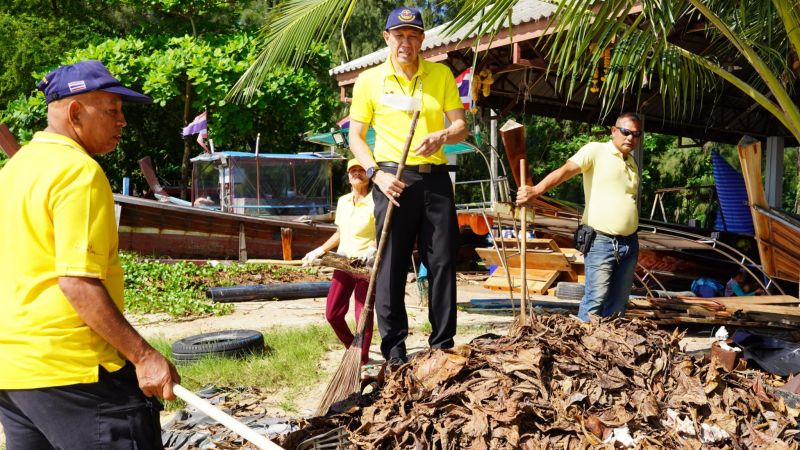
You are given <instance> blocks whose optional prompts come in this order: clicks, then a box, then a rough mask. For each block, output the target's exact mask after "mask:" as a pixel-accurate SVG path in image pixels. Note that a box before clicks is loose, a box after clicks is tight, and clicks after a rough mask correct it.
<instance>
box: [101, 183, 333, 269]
mask: <svg viewBox="0 0 800 450" xmlns="http://www.w3.org/2000/svg"><path fill="white" fill-rule="evenodd" d="M114 201H115V203H116V206H117V222H118V229H119V246H120V249H121V250H128V251H134V252H136V253H139V254H141V255H147V256H157V257H169V258H175V259H230V260H246V259H284V254H283V247H282V238H281V236H282V233H283V234H284V235H286V234H287V233H289V232H288V231H286V230H290V233H291V238H290V239H291V243H290V248H291V256H290V257H289V258H287V259H292V258H301V257H302V256H303V255H305V254H306V253H307V252H309V251H311V250H313V249H314V248H316V247H318V246H320V245H322V244H323V243H324V242H325V241H326V240H327V239H328V238H329V237H330V236H331V235H332V234H333V233H334V232H335V231H336V226H335V225H332V224H313V223H312V224H307V223H303V222H291V221H288V220H282V219H278V218H261V217H252V216H242V215H238V214H230V213H224V212H219V211H211V210H206V209H201V208H194V207H185V206H178V205H174V204H171V203H165V202H158V201H154V200H147V199H142V198H136V197H129V196H123V195H115V196H114Z"/></svg>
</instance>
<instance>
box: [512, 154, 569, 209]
mask: <svg viewBox="0 0 800 450" xmlns="http://www.w3.org/2000/svg"><path fill="white" fill-rule="evenodd" d="M580 172H581V168H580V166H578V165H577V164H575V163H574V162H572V161H569V160H568V161H567V162H566V163H564V165H563V166H561V167H559V168H558V169H556V170H554V171H552V172H550V173H549V174H547V176H546V177H544V178H543V179H542V181H540V182H539V183H538V184H537V185H536V186H522V187H520V188H519V190H518V191H517V205H520V206H525V205H526V204H529V203H530V202H531V200H533V199H534V198H536V197H538V196H540V195H542V194H544V193H545V192H547V191H549V190H550V189H552V188H554V187H556V186H558V185H559V184H561V183H563V182H565V181H567V180H569V179H570V178H572V177H574V176H575V175H577V174H579V173H580Z"/></svg>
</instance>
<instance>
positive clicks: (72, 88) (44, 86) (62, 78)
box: [36, 60, 153, 103]
mask: <svg viewBox="0 0 800 450" xmlns="http://www.w3.org/2000/svg"><path fill="white" fill-rule="evenodd" d="M36 88H37V89H39V90H40V91H42V92H43V93H44V96H45V98H46V99H47V103H50V102H53V101H56V100H58V99H62V98H65V97H70V96H73V95H78V94H85V93H87V92H92V91H104V92H111V93H114V94H119V95H120V96H121V97H122V101H124V102H131V103H151V102H152V101H153V99H152V98H150V97H148V96H146V95H144V94H140V93H138V92H136V91H134V90H131V89H128V88H126V87H125V86H123V85H122V83H120V81H119V80H118V79H116V78H114V76H112V75H111V73H109V71H108V69H106V67H105V66H104V65H103V63H101V62H100V61H96V60H89V61H81V62H77V63H75V64H68V65H66V66H61V67H59V68H57V69H54V70H52V71H51V72H50V73H48V74H47V75H45V76H44V78H43V79H42V80H41V81H39V82H38V83H37V84H36Z"/></svg>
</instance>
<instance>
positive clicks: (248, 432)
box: [172, 383, 283, 450]
mask: <svg viewBox="0 0 800 450" xmlns="http://www.w3.org/2000/svg"><path fill="white" fill-rule="evenodd" d="M172 391H173V392H175V395H176V396H178V397H180V398H181V400H183V401H185V402H186V403H188V404H190V405H192V406H194V407H195V408H197V409H199V410H200V411H201V412H203V414H205V415H207V416H208V417H211V418H212V419H214V420H216V421H217V422H219V423H221V424H222V425H225V426H226V427H228V429H230V430H231V431H233V432H235V433H236V434H238V435H239V436H241V437H243V438H245V439H247V440H248V441H250V442H252V443H253V444H255V446H256V447H258V448H260V449H262V450H272V449H275V450H278V449H280V450H283V447H281V446H279V445H278V444H275V443H274V442H272V441H270V440H269V439H267V438H266V437H265V436H264V435H262V434H259V433H258V432H256V431H255V430H253V429H252V428H249V427H248V426H247V425H245V424H243V423H242V422H239V421H238V420H236V419H234V418H233V417H232V416H230V415H228V414H226V413H225V412H224V411H222V410H221V409H219V408H217V407H216V406H214V405H212V404H211V403H209V402H208V401H206V400H203V399H202V398H200V397H198V396H197V395H195V394H194V393H193V392H192V391H190V390H188V389H186V388H185V387H183V386H181V385H180V384H178V383H175V384H173V385H172Z"/></svg>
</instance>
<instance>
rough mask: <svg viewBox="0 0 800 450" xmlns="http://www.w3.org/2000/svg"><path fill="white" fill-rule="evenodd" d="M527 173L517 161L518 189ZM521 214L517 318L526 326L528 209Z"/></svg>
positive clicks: (521, 160)
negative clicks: (519, 281)
mask: <svg viewBox="0 0 800 450" xmlns="http://www.w3.org/2000/svg"><path fill="white" fill-rule="evenodd" d="M527 172H528V164H527V161H525V158H522V159H520V160H519V181H520V187H522V186H525V181H526V178H527V177H526V175H527ZM520 212H521V213H522V217H520V227H519V228H520V235H521V237H520V241H519V272H520V276H521V277H522V285H521V286H520V302H519V317H520V319H522V320H521V323H522V324H523V325H527V324H528V315H527V314H528V313H527V303H528V277H527V273H528V272H527V271H526V270H525V269H527V267H526V265H527V264H526V261H525V260H526V259H527V256H528V255H527V251H528V208H526V207H524V206H523V207H522V210H521V211H520Z"/></svg>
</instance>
